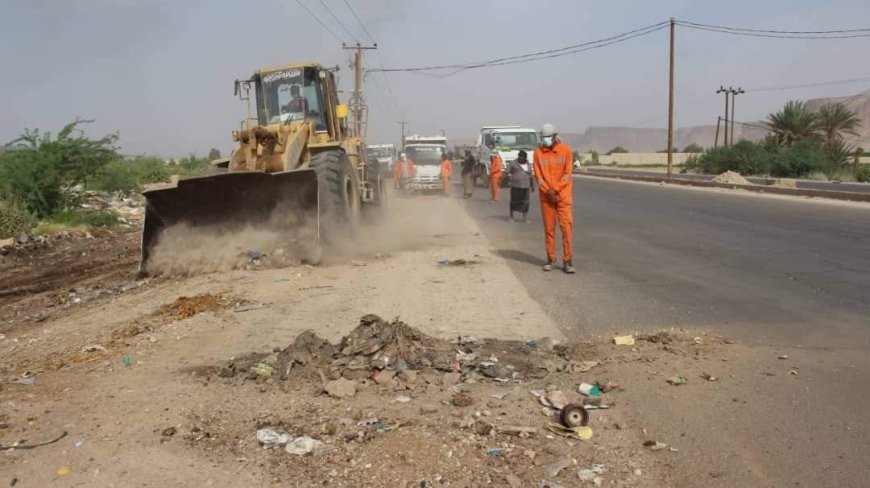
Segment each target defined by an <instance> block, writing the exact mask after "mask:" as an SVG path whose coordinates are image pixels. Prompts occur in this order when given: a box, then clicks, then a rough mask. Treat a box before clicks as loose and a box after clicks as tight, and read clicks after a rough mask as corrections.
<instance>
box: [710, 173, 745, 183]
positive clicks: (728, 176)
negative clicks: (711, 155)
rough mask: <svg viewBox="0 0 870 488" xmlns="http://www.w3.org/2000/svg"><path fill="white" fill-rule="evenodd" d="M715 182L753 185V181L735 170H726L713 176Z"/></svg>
mask: <svg viewBox="0 0 870 488" xmlns="http://www.w3.org/2000/svg"><path fill="white" fill-rule="evenodd" d="M712 181H713V183H724V184H726V185H751V184H752V182H751V181H749V180H747V179H746V178H744V177H743V176H741V175H740V173H737V172H734V171H726V172H724V173H722V174H720V175H717V176H715V177H714V178H713V180H712Z"/></svg>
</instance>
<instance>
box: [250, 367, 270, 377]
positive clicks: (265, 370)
mask: <svg viewBox="0 0 870 488" xmlns="http://www.w3.org/2000/svg"><path fill="white" fill-rule="evenodd" d="M250 371H251V373H253V374H255V375H257V376H262V377H264V378H269V377H271V376H272V373H274V372H275V368H274V367H273V366H272V365H271V364H268V363H257V364H255V365H253V366H251V369H250Z"/></svg>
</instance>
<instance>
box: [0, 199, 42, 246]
mask: <svg viewBox="0 0 870 488" xmlns="http://www.w3.org/2000/svg"><path fill="white" fill-rule="evenodd" d="M36 223H37V222H36V217H34V216H33V214H32V213H30V212H28V211H27V208H26V207H25V206H24V203H23V202H21V201H18V200H0V239H8V238H10V237H18V236H20V235H21V234H27V233H28V232H30V230H31V229H33V228H34V227H36Z"/></svg>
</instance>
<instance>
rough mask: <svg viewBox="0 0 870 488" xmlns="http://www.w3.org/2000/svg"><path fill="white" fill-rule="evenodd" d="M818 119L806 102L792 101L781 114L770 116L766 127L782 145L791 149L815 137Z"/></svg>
mask: <svg viewBox="0 0 870 488" xmlns="http://www.w3.org/2000/svg"><path fill="white" fill-rule="evenodd" d="M817 119H818V117H817V116H816V114H814V113H812V112H810V110H809V109H807V106H806V104H805V103H804V102H801V101H794V100H792V101H790V102H788V103H786V104H785V106H784V107H783V108H782V110H780V111H779V112H776V113H774V114H770V115H768V116H767V121H766V122H765V123H764V125H766V126H767V128H768V130H770V131H771V132H772V133H773V136H774V138H776V141H777V142H778V143H779V144H780V145H783V146H786V147H791V145H792V144H794V143H795V142H797V141H799V140H801V139H806V138H808V137H812V136H814V135H815V133H816V127H817Z"/></svg>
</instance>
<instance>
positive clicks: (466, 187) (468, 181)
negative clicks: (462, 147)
mask: <svg viewBox="0 0 870 488" xmlns="http://www.w3.org/2000/svg"><path fill="white" fill-rule="evenodd" d="M476 165H477V160H476V159H474V156H472V155H471V151H468V150H466V151H465V159H464V160H463V161H462V188H463V197H464V198H471V192H472V191H474V167H475V166H476Z"/></svg>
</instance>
